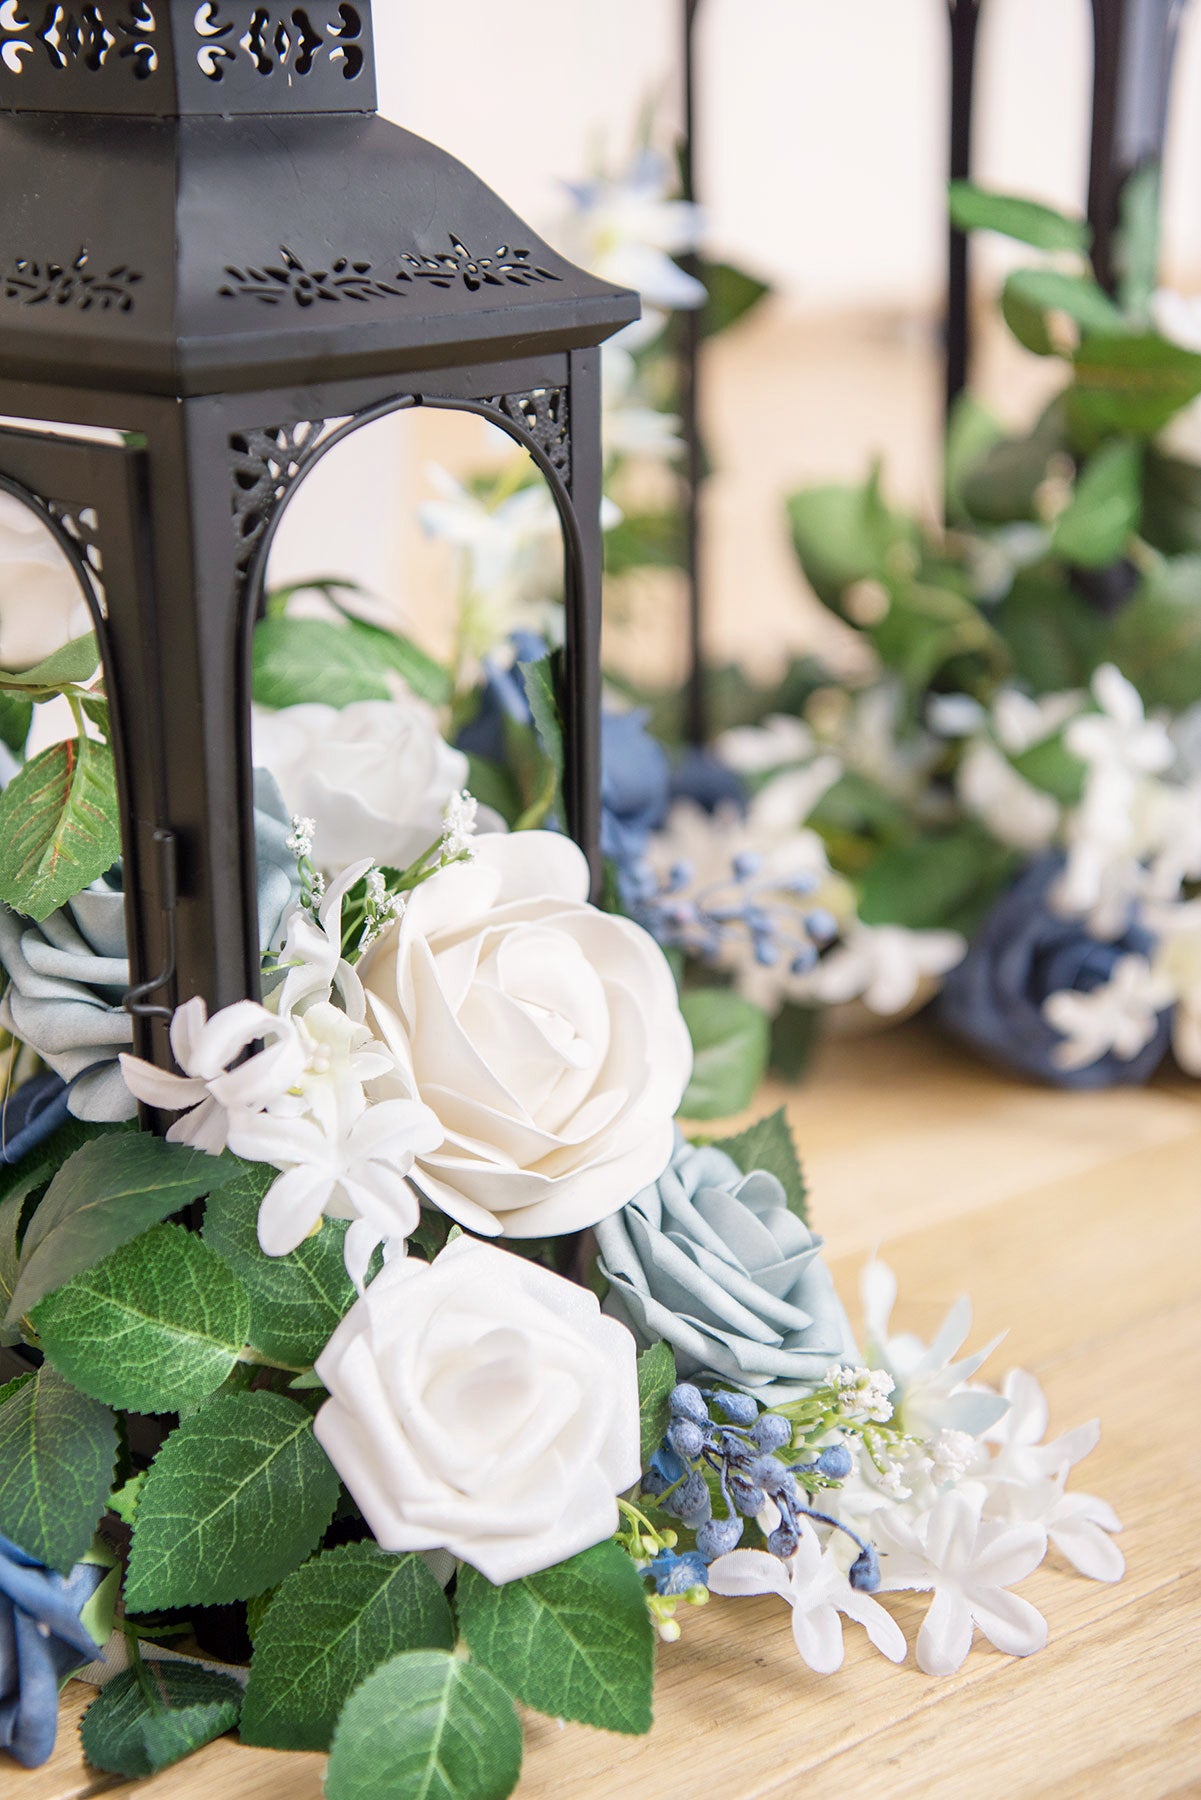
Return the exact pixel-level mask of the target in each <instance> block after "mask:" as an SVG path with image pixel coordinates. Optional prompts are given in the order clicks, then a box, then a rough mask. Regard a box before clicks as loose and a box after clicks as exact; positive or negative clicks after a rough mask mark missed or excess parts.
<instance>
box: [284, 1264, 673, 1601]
mask: <svg viewBox="0 0 1201 1800" xmlns="http://www.w3.org/2000/svg"><path fill="white" fill-rule="evenodd" d="M317 1373H318V1375H319V1376H320V1378H321V1380H322V1381H323V1382H324V1383H325V1386H326V1387H327V1388H328V1389H329V1392H330V1398H329V1399H328V1400H327V1401H326V1402H325V1405H324V1406H323V1407H322V1408H321V1411H320V1412H319V1413H318V1414H317V1418H316V1423H315V1426H314V1429H315V1431H316V1434H317V1437H318V1440H319V1441H320V1443H321V1445H322V1447H323V1448H324V1450H325V1452H326V1454H327V1455H328V1457H329V1459H330V1461H331V1462H332V1463H333V1465H334V1467H335V1468H336V1469H337V1471H338V1473H339V1475H340V1476H341V1477H342V1479H343V1481H344V1482H345V1483H346V1485H347V1487H348V1488H349V1489H350V1492H351V1493H352V1495H353V1496H354V1498H355V1500H356V1501H357V1503H358V1505H359V1508H360V1510H361V1511H362V1514H363V1517H364V1518H365V1519H366V1521H367V1523H368V1525H369V1526H370V1527H371V1530H372V1531H373V1532H374V1534H375V1536H376V1539H377V1540H378V1542H379V1543H380V1544H381V1546H382V1547H383V1548H384V1549H385V1550H390V1551H395V1552H399V1551H404V1550H437V1549H443V1548H445V1549H447V1550H450V1551H452V1552H453V1553H454V1555H456V1556H459V1557H462V1559H463V1561H464V1562H468V1563H470V1564H471V1565H472V1567H473V1568H476V1569H478V1570H479V1571H480V1573H481V1574H482V1575H485V1576H486V1577H487V1578H488V1580H489V1581H491V1582H496V1583H499V1582H505V1581H516V1580H518V1579H519V1578H520V1577H521V1576H523V1575H532V1574H534V1573H536V1572H537V1571H538V1570H539V1569H547V1568H550V1567H551V1566H552V1564H554V1563H558V1562H562V1561H563V1560H564V1558H566V1557H568V1556H574V1555H575V1554H576V1552H577V1551H580V1550H587V1549H588V1548H589V1547H590V1546H591V1545H593V1544H598V1543H600V1542H601V1541H602V1539H604V1538H607V1537H609V1536H611V1535H612V1533H613V1532H614V1531H615V1530H616V1529H617V1520H618V1514H617V1504H616V1498H615V1497H616V1495H618V1494H619V1493H622V1492H623V1491H624V1490H625V1489H626V1488H628V1487H632V1486H633V1484H634V1482H636V1481H637V1480H638V1477H639V1474H640V1472H641V1459H640V1454H639V1429H638V1375H637V1369H636V1365H635V1350H634V1340H633V1338H632V1337H631V1335H630V1333H629V1332H628V1331H627V1330H626V1328H625V1326H624V1325H620V1324H618V1322H617V1321H616V1320H615V1319H610V1318H607V1317H606V1316H605V1315H604V1314H603V1313H602V1312H601V1310H600V1307H599V1305H598V1304H597V1300H596V1297H595V1295H594V1294H592V1293H590V1292H589V1291H588V1290H587V1289H586V1288H581V1287H577V1286H576V1285H575V1284H574V1283H573V1282H570V1281H565V1280H564V1279H563V1277H562V1276H560V1275H553V1274H552V1273H551V1272H550V1270H549V1269H544V1268H542V1267H541V1266H540V1265H539V1264H537V1263H532V1262H527V1261H526V1260H525V1259H524V1258H522V1257H518V1256H515V1255H512V1254H510V1253H508V1252H506V1251H503V1250H498V1249H496V1248H495V1247H494V1246H492V1245H490V1244H481V1243H479V1242H478V1241H477V1240H476V1239H474V1238H467V1237H462V1238H458V1239H456V1241H455V1242H454V1243H453V1244H450V1245H448V1246H447V1248H446V1249H445V1250H443V1252H442V1254H441V1255H440V1256H439V1257H438V1258H437V1259H436V1260H435V1261H434V1262H433V1263H423V1262H418V1261H416V1260H415V1259H413V1258H411V1257H405V1258H402V1259H401V1260H399V1261H394V1262H390V1263H388V1264H387V1266H386V1267H385V1268H384V1270H383V1271H382V1273H381V1274H380V1275H378V1276H377V1277H376V1279H375V1280H374V1281H373V1282H372V1284H371V1286H370V1287H369V1288H368V1289H367V1292H366V1293H365V1294H364V1296H363V1298H362V1299H361V1300H359V1301H358V1303H357V1304H356V1305H355V1306H353V1307H352V1308H351V1310H350V1312H349V1313H347V1315H346V1317H345V1319H343V1321H342V1323H341V1324H340V1325H339V1327H338V1329H337V1330H336V1331H335V1333H334V1335H333V1337H332V1338H331V1339H330V1341H329V1343H328V1344H327V1345H326V1347H325V1349H324V1350H323V1351H322V1353H321V1355H320V1356H319V1357H318V1359H317Z"/></svg>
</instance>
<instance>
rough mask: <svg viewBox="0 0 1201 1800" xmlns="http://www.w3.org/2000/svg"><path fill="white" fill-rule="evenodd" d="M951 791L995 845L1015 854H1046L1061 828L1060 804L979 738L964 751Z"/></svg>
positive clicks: (990, 745) (1001, 754) (990, 744)
mask: <svg viewBox="0 0 1201 1800" xmlns="http://www.w3.org/2000/svg"><path fill="white" fill-rule="evenodd" d="M955 788H956V792H957V793H958V795H959V798H960V799H961V800H962V802H963V804H964V806H965V807H966V808H967V810H968V811H969V812H970V813H974V814H975V816H976V817H977V818H978V819H979V820H980V822H981V824H983V825H984V826H985V827H986V828H987V829H988V831H989V832H990V833H991V834H992V836H993V837H995V838H996V840H997V842H998V843H1001V844H1009V845H1010V846H1012V848H1013V849H1015V850H1024V851H1027V852H1030V853H1033V852H1034V851H1037V850H1045V849H1046V848H1047V846H1048V845H1049V844H1050V843H1051V842H1052V841H1053V840H1054V838H1055V836H1056V834H1057V832H1058V830H1059V824H1060V819H1061V816H1062V808H1061V806H1060V804H1059V802H1058V801H1057V800H1056V799H1055V798H1054V796H1053V795H1051V794H1048V793H1045V792H1044V791H1043V790H1042V789H1041V788H1036V787H1035V786H1034V784H1033V782H1030V781H1027V780H1026V778H1025V776H1024V775H1020V774H1019V773H1018V771H1017V770H1016V769H1015V768H1014V766H1013V764H1012V763H1011V762H1010V760H1009V758H1008V757H1007V756H1006V755H1005V754H1004V753H1003V752H1002V751H1001V750H999V749H998V748H997V746H996V745H995V744H994V743H992V742H990V740H989V739H988V738H983V737H982V738H977V739H976V740H975V741H974V742H973V743H971V744H969V745H968V746H967V748H966V749H965V751H964V753H963V756H962V758H961V759H960V762H959V765H958V767H957V768H956V771H955Z"/></svg>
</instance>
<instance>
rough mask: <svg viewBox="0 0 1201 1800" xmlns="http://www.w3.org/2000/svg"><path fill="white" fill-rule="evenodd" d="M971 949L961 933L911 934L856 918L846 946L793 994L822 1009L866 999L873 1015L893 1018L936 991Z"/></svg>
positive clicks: (845, 939) (800, 982) (848, 929)
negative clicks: (818, 1005) (938, 985)
mask: <svg viewBox="0 0 1201 1800" xmlns="http://www.w3.org/2000/svg"><path fill="white" fill-rule="evenodd" d="M966 950H967V940H966V939H965V938H963V937H961V936H960V934H959V933H958V932H957V931H911V930H909V928H908V927H907V926H904V925H865V924H863V923H862V921H861V920H859V919H855V920H854V921H852V923H851V924H850V925H848V926H847V927H846V928H845V929H844V932H843V938H842V942H841V943H839V944H837V945H836V946H835V948H834V949H833V950H831V951H830V952H829V953H828V954H827V955H825V956H823V957H822V959H821V961H820V962H819V963H818V964H817V965H816V967H815V968H813V969H812V970H811V971H810V972H809V973H808V974H807V975H802V976H798V977H797V979H796V982H795V986H794V995H795V997H796V998H798V999H802V1000H810V1001H816V1002H818V1003H819V1004H820V1005H823V1006H840V1005H843V1004H845V1003H846V1002H847V1001H850V1000H862V1002H863V1004H864V1005H865V1006H866V1007H867V1008H868V1010H869V1012H874V1013H877V1014H879V1015H880V1016H881V1017H882V1018H890V1017H892V1016H893V1015H894V1014H896V1013H902V1012H904V1011H905V1010H906V1009H907V1008H908V1007H910V1006H911V1005H912V1004H913V1002H914V1001H915V1000H916V999H917V998H918V996H919V994H928V993H929V992H931V991H933V987H932V984H937V982H938V981H940V980H941V978H942V976H944V975H945V974H946V973H947V971H948V970H950V969H953V968H954V967H955V965H956V964H957V963H958V962H961V961H962V959H963V956H964V953H965V951H966Z"/></svg>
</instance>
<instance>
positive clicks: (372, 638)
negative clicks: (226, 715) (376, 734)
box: [253, 618, 450, 707]
mask: <svg viewBox="0 0 1201 1800" xmlns="http://www.w3.org/2000/svg"><path fill="white" fill-rule="evenodd" d="M253 654H254V697H255V699H256V701H257V702H258V704H259V705H260V706H270V707H282V706H301V705H306V704H309V703H311V702H320V703H321V704H322V705H325V706H349V705H351V704H352V703H353V702H354V701H356V700H388V699H390V698H391V697H392V684H391V682H390V681H389V675H390V674H392V675H400V676H401V677H402V678H403V679H404V680H405V681H406V682H407V683H408V685H409V686H410V687H411V688H412V689H413V691H414V693H416V694H418V695H420V697H421V698H422V699H425V700H430V701H432V702H434V704H436V705H441V704H442V703H443V702H444V701H446V700H448V699H449V698H450V677H449V676H448V675H447V673H446V671H445V670H444V669H443V668H442V667H441V665H440V664H438V663H436V662H434V661H433V659H432V658H431V657H428V656H426V654H425V652H424V651H422V650H419V649H418V648H417V646H416V645H415V644H413V643H411V642H410V641H409V640H408V639H407V638H403V637H400V636H398V635H396V634H395V633H393V632H390V631H381V630H379V629H378V628H377V627H376V626H374V625H364V624H362V623H361V622H360V621H358V620H347V621H346V622H345V623H344V624H340V625H335V624H333V623H332V622H331V621H329V620H326V619H291V618H269V619H261V620H260V621H259V623H258V624H257V625H256V626H255V631H254V652H253Z"/></svg>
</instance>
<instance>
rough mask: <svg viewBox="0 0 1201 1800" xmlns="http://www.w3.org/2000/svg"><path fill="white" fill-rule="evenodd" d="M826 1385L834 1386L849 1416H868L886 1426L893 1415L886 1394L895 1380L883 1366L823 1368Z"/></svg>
mask: <svg viewBox="0 0 1201 1800" xmlns="http://www.w3.org/2000/svg"><path fill="white" fill-rule="evenodd" d="M826 1385H827V1387H832V1388H834V1389H835V1390H836V1391H837V1393H838V1396H839V1400H840V1403H841V1406H842V1410H843V1412H844V1413H845V1414H846V1416H847V1418H849V1419H870V1420H872V1421H873V1423H875V1424H877V1425H887V1423H888V1421H889V1420H890V1419H891V1418H892V1401H891V1400H890V1399H889V1397H888V1396H889V1395H890V1394H891V1393H892V1391H893V1389H894V1388H895V1387H896V1382H895V1381H894V1380H893V1378H892V1376H891V1375H890V1374H889V1373H888V1371H887V1370H886V1369H852V1368H851V1367H850V1366H849V1365H845V1364H839V1363H835V1364H834V1365H833V1366H832V1367H831V1368H829V1369H827V1370H826Z"/></svg>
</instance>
